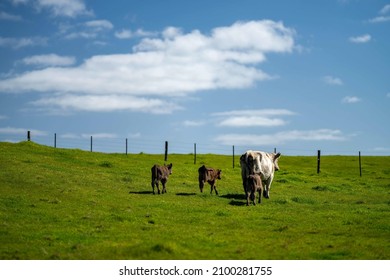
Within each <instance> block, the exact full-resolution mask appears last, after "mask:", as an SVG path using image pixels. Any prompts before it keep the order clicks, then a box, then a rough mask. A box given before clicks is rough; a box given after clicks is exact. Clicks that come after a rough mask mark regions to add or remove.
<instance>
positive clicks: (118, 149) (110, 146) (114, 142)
mask: <svg viewBox="0 0 390 280" xmlns="http://www.w3.org/2000/svg"><path fill="white" fill-rule="evenodd" d="M35 138H37V139H36V140H35ZM35 138H34V141H35V142H37V143H40V144H44V145H47V146H51V145H52V146H53V147H54V148H57V147H61V148H77V149H81V150H89V151H90V152H94V151H99V152H108V153H124V154H126V155H127V154H128V153H129V151H132V152H133V153H139V152H141V153H142V152H143V151H140V149H141V147H142V148H145V146H148V147H149V151H148V153H157V154H161V153H162V151H163V150H162V147H164V160H165V161H167V160H168V155H169V147H170V146H169V142H168V141H165V144H164V146H163V145H161V142H160V141H158V142H157V141H153V140H149V141H145V140H142V141H141V140H137V139H131V143H130V141H129V138H125V139H119V138H117V137H112V136H109V135H103V136H102V135H97V136H96V137H94V136H93V135H91V136H86V135H83V136H82V137H75V136H72V135H62V136H61V137H57V133H54V137H53V138H51V137H50V136H47V135H39V134H38V135H37V136H35ZM50 138H51V141H52V144H50ZM21 140H24V139H20V137H19V139H17V140H6V141H8V142H17V141H21ZM96 140H97V141H96ZM102 140H103V141H104V143H102V142H101V141H102ZM0 141H1V140H0ZM27 141H32V133H31V131H27ZM157 143H158V144H157ZM174 143H175V145H174V147H175V148H174V152H173V153H178V154H193V155H194V164H196V159H197V147H199V146H197V143H193V149H191V148H190V146H191V145H189V144H188V143H184V142H174ZM58 144H60V145H58ZM129 145H131V148H132V149H130V148H129ZM204 146H205V148H204V151H203V153H216V154H225V155H228V154H232V167H233V168H234V167H235V157H236V155H235V151H236V146H235V145H232V146H231V147H228V146H222V147H221V146H216V145H210V144H207V145H204ZM150 148H152V150H151V149H150ZM135 150H138V152H135ZM239 150H240V153H239V154H241V153H243V152H244V151H246V150H248V148H246V147H243V146H239ZM276 150H277V149H276V148H274V149H273V151H274V152H275V153H276ZM211 151H212V152H211ZM358 157H359V159H358V162H359V174H360V176H362V162H361V152H360V151H359V153H358ZM320 172H321V150H317V173H318V174H319V173H320Z"/></svg>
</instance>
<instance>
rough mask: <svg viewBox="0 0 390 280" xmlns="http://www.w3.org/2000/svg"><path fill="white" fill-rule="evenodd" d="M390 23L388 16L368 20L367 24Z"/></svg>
mask: <svg viewBox="0 0 390 280" xmlns="http://www.w3.org/2000/svg"><path fill="white" fill-rule="evenodd" d="M387 21H390V16H378V17H375V18H373V19H370V20H369V22H371V23H381V22H387Z"/></svg>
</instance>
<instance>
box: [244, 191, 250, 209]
mask: <svg viewBox="0 0 390 280" xmlns="http://www.w3.org/2000/svg"><path fill="white" fill-rule="evenodd" d="M245 193H246V206H249V199H250V196H251V193H250V192H248V191H245Z"/></svg>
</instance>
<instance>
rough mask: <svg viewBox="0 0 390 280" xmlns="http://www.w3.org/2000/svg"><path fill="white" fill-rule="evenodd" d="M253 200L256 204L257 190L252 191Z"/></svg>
mask: <svg viewBox="0 0 390 280" xmlns="http://www.w3.org/2000/svg"><path fill="white" fill-rule="evenodd" d="M251 200H252V202H253V205H256V191H254V190H253V191H251Z"/></svg>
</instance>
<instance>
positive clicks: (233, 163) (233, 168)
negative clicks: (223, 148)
mask: <svg viewBox="0 0 390 280" xmlns="http://www.w3.org/2000/svg"><path fill="white" fill-rule="evenodd" d="M233 169H234V145H233Z"/></svg>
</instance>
